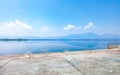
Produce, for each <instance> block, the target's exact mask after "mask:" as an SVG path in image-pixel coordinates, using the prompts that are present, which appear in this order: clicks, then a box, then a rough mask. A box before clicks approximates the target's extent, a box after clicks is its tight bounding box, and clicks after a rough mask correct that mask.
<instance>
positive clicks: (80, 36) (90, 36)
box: [0, 33, 120, 39]
mask: <svg viewBox="0 0 120 75" xmlns="http://www.w3.org/2000/svg"><path fill="white" fill-rule="evenodd" d="M3 38H10V39H11V38H12V39H13V38H15V39H17V38H22V39H120V34H119V35H118V34H101V35H99V34H95V33H83V34H72V35H67V36H59V37H34V36H21V37H18V36H0V39H3Z"/></svg>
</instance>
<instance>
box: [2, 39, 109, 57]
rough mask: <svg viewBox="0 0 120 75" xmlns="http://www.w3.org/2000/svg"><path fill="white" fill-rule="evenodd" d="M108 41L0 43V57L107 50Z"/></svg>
mask: <svg viewBox="0 0 120 75" xmlns="http://www.w3.org/2000/svg"><path fill="white" fill-rule="evenodd" d="M108 42H109V41H105V40H101V41H100V40H99V41H98V40H92V41H91V40H90V41H89V40H87V41H85V40H83V41H82V40H78V41H74V40H72V41H70V40H69V41H21V42H18V41H9V42H4V41H1V42H0V55H13V54H28V53H33V54H37V53H45V52H63V51H81V50H95V49H96V50H98V49H105V48H107V45H108Z"/></svg>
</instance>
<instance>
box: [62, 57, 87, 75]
mask: <svg viewBox="0 0 120 75" xmlns="http://www.w3.org/2000/svg"><path fill="white" fill-rule="evenodd" d="M62 59H64V60H65V61H66V62H67V63H69V64H70V65H71V66H72V67H74V68H75V69H76V70H77V71H78V72H80V73H81V74H82V75H85V73H83V72H82V71H81V70H80V69H79V68H77V67H76V65H75V64H74V63H72V62H71V61H69V60H67V59H65V58H64V57H62Z"/></svg>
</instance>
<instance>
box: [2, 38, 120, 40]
mask: <svg viewBox="0 0 120 75" xmlns="http://www.w3.org/2000/svg"><path fill="white" fill-rule="evenodd" d="M0 41H120V39H22V38H18V39H9V38H5V39H0Z"/></svg>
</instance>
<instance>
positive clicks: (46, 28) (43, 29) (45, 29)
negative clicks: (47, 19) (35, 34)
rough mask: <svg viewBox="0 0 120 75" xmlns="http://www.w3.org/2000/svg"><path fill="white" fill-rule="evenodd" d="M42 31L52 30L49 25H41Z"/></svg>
mask: <svg viewBox="0 0 120 75" xmlns="http://www.w3.org/2000/svg"><path fill="white" fill-rule="evenodd" d="M40 31H50V28H49V27H47V26H44V27H40Z"/></svg>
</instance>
